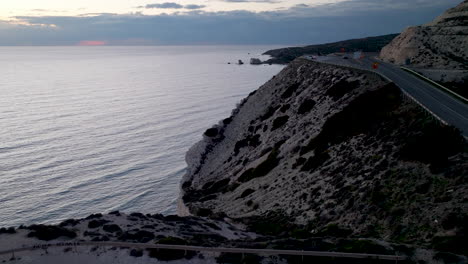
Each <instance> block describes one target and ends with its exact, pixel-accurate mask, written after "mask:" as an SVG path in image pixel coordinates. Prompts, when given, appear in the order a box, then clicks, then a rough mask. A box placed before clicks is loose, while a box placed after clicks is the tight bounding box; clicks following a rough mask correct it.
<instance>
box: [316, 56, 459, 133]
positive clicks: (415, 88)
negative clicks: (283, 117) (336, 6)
mask: <svg viewBox="0 0 468 264" xmlns="http://www.w3.org/2000/svg"><path fill="white" fill-rule="evenodd" d="M348 57H349V59H343V58H342V57H340V56H322V57H318V58H317V59H315V60H316V61H319V62H324V63H332V64H338V65H344V66H350V67H355V68H360V69H365V70H370V71H372V68H371V66H372V64H373V63H374V62H378V63H379V66H378V69H376V70H373V71H375V72H377V73H380V74H382V75H384V76H385V77H387V78H389V79H390V80H392V81H393V82H394V83H395V84H396V85H397V86H398V87H400V88H401V89H402V90H403V91H405V92H406V93H408V94H409V95H411V96H412V97H413V98H414V99H416V100H417V101H418V102H419V103H420V104H422V105H423V106H424V107H426V108H427V109H429V110H430V111H431V112H432V113H434V114H435V115H436V116H437V117H439V118H440V119H442V120H443V121H445V122H446V123H448V124H450V125H453V126H454V127H457V128H458V129H460V130H461V131H462V134H463V135H464V136H465V138H468V104H465V103H464V102H462V101H460V100H459V99H456V98H455V97H453V96H452V95H449V94H448V93H446V92H443V91H441V90H440V89H439V88H437V87H435V86H433V85H432V84H429V83H428V82H426V81H423V80H421V79H419V78H417V77H416V76H414V75H412V74H410V73H408V72H406V71H404V70H402V69H401V68H400V67H398V66H395V65H392V64H389V63H384V62H382V61H379V60H376V59H375V58H372V57H366V58H364V59H361V60H355V59H352V55H348Z"/></svg>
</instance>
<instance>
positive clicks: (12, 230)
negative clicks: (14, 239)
mask: <svg viewBox="0 0 468 264" xmlns="http://www.w3.org/2000/svg"><path fill="white" fill-rule="evenodd" d="M14 233H16V230H15V228H14V227H9V228H5V227H2V228H0V234H14Z"/></svg>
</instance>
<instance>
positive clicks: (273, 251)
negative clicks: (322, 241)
mask: <svg viewBox="0 0 468 264" xmlns="http://www.w3.org/2000/svg"><path fill="white" fill-rule="evenodd" d="M82 246H101V247H106V246H107V247H129V248H139V249H173V250H188V251H201V252H219V253H223V252H224V253H240V254H265V255H291V256H317V257H335V258H357V259H385V260H395V261H398V260H405V259H406V257H405V256H398V255H381V254H364V253H345V252H327V251H302V250H280V249H251V248H221V247H198V246H184V245H163V244H149V243H128V242H92V241H80V242H68V243H67V242H59V243H49V244H37V245H33V246H29V247H21V248H15V249H8V250H3V251H0V255H5V254H14V253H20V252H27V251H31V250H40V249H48V248H55V247H82Z"/></svg>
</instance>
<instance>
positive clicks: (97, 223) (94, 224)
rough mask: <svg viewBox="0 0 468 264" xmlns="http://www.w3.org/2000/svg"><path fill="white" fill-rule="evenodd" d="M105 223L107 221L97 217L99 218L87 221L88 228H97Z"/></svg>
mask: <svg viewBox="0 0 468 264" xmlns="http://www.w3.org/2000/svg"><path fill="white" fill-rule="evenodd" d="M106 223H109V221H107V220H104V219H99V220H91V221H89V223H88V228H98V227H100V226H102V225H104V224H106Z"/></svg>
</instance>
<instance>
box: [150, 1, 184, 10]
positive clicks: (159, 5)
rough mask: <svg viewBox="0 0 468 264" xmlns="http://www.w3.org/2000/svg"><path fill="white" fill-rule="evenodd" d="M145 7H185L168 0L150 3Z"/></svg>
mask: <svg viewBox="0 0 468 264" xmlns="http://www.w3.org/2000/svg"><path fill="white" fill-rule="evenodd" d="M145 8H160V9H169V8H172V9H181V8H184V6H183V5H180V4H177V3H170V2H166V3H162V4H148V5H146V6H145Z"/></svg>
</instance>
